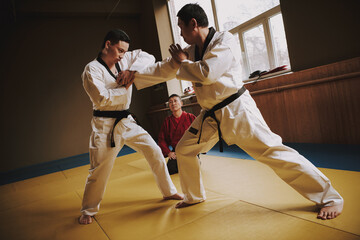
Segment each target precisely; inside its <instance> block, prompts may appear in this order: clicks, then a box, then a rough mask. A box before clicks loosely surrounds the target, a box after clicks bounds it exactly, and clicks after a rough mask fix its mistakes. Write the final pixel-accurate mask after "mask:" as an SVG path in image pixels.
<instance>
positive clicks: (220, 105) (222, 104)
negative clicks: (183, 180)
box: [198, 86, 246, 152]
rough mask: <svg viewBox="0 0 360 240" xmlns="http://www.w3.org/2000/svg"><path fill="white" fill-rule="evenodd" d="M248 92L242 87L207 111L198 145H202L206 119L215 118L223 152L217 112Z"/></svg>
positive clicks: (221, 147)
mask: <svg viewBox="0 0 360 240" xmlns="http://www.w3.org/2000/svg"><path fill="white" fill-rule="evenodd" d="M245 91H246V88H245V87H244V86H242V88H240V89H239V91H238V92H237V93H235V94H233V95H231V96H230V97H228V98H226V99H225V100H224V101H222V102H220V103H218V104H216V105H215V106H214V107H213V108H211V109H210V110H209V111H206V112H205V114H204V117H203V119H202V122H201V127H200V134H199V140H198V144H199V143H200V139H201V132H202V125H203V123H204V121H205V119H206V118H207V117H211V118H213V119H214V120H215V121H216V123H217V127H218V134H219V147H220V152H223V142H222V137H221V130H220V122H219V121H218V120H217V119H216V117H215V111H216V110H219V109H221V108H223V107H225V106H226V105H228V104H230V103H231V102H233V101H234V100H235V99H237V98H238V97H240V96H241V95H242V94H243V93H244V92H245Z"/></svg>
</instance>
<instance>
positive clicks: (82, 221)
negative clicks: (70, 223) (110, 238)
mask: <svg viewBox="0 0 360 240" xmlns="http://www.w3.org/2000/svg"><path fill="white" fill-rule="evenodd" d="M79 223H80V224H82V225H86V224H90V223H92V217H91V216H89V215H84V214H83V215H81V216H80V217H79Z"/></svg>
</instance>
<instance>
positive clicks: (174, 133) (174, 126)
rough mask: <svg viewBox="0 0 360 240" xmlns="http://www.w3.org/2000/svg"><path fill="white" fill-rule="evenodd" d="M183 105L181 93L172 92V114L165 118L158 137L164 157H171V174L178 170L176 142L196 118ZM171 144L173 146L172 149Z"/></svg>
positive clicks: (170, 104) (169, 163)
mask: <svg viewBox="0 0 360 240" xmlns="http://www.w3.org/2000/svg"><path fill="white" fill-rule="evenodd" d="M182 105H183V102H182V101H181V98H180V97H179V95H177V94H172V95H171V96H170V97H169V108H170V111H171V112H172V114H171V116H169V117H167V118H166V119H165V121H164V123H163V125H162V127H161V129H160V133H159V137H158V144H159V146H160V148H161V151H162V153H163V154H164V157H168V158H169V160H168V169H169V173H170V174H174V173H177V172H178V169H177V161H176V154H175V147H176V144H177V143H178V142H179V140H180V139H181V137H182V136H183V135H184V132H185V131H186V130H187V129H188V128H189V126H190V125H191V123H192V122H193V121H194V119H195V118H196V117H195V115H194V114H191V113H187V112H185V111H183V110H182V109H181V107H182ZM169 146H171V148H172V149H171V150H170V148H169Z"/></svg>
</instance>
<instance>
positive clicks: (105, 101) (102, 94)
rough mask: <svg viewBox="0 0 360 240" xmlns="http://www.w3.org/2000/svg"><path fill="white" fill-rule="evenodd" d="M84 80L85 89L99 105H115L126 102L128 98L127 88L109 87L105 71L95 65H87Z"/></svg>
mask: <svg viewBox="0 0 360 240" xmlns="http://www.w3.org/2000/svg"><path fill="white" fill-rule="evenodd" d="M82 80H83V86H84V88H85V91H86V92H87V94H88V95H89V97H90V99H91V101H92V102H93V103H94V105H95V106H97V107H104V106H115V105H118V104H122V103H124V102H125V101H126V99H127V90H126V88H124V87H118V88H114V89H107V88H106V87H105V83H104V76H103V73H102V72H101V71H100V70H99V69H98V68H96V67H94V66H89V65H88V66H86V67H85V70H84V72H83V74H82Z"/></svg>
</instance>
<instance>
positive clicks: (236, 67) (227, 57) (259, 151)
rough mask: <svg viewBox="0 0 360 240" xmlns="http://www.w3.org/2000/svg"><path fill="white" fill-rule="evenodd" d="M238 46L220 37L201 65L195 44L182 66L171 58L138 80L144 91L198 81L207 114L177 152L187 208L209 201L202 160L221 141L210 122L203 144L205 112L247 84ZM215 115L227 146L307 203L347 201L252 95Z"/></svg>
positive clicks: (229, 37)
mask: <svg viewBox="0 0 360 240" xmlns="http://www.w3.org/2000/svg"><path fill="white" fill-rule="evenodd" d="M236 44H237V43H236V41H235V39H234V37H233V35H232V34H230V33H228V32H216V33H215V35H214V36H213V38H212V39H211V41H210V43H209V45H208V47H207V48H206V51H205V53H204V56H203V58H202V60H200V61H195V45H192V46H188V47H187V48H185V51H186V52H188V54H189V59H188V60H185V61H183V62H182V63H181V65H180V67H178V66H177V65H176V64H174V62H173V61H171V59H170V58H168V59H165V60H164V61H162V62H158V63H156V64H154V65H151V66H149V67H147V68H146V69H144V70H143V71H140V72H139V74H136V75H135V76H136V77H135V84H136V87H137V88H138V89H141V88H144V87H148V86H151V85H153V84H155V83H159V82H162V81H166V80H169V79H172V78H174V77H176V78H177V79H179V80H188V81H192V82H193V85H194V90H195V94H196V97H197V100H198V103H199V104H200V106H201V107H202V111H201V112H200V114H199V116H198V117H197V118H196V119H195V121H194V122H193V123H192V125H191V127H192V128H195V129H197V130H199V131H198V132H197V133H196V134H194V133H192V132H194V131H189V130H188V131H186V132H185V134H184V136H183V137H182V139H181V140H180V141H179V143H178V145H177V147H176V150H175V151H176V155H177V159H178V165H179V173H180V181H181V187H182V190H183V192H184V194H185V199H184V201H185V202H186V203H197V202H202V201H204V200H205V199H206V196H205V190H204V186H203V183H202V179H201V171H200V165H199V161H198V159H197V157H196V156H197V154H199V153H201V152H207V151H208V150H210V149H211V148H212V147H213V146H214V145H215V144H216V142H218V134H217V131H218V130H217V124H216V122H215V120H214V119H212V118H211V117H208V118H206V119H205V121H204V123H203V126H202V135H201V141H200V143H199V144H198V143H197V141H198V139H199V134H200V126H201V122H202V120H203V115H204V113H205V111H204V110H210V109H211V108H212V107H213V106H214V105H216V104H217V103H220V102H222V101H223V100H224V99H226V98H227V97H229V96H231V95H232V94H234V93H236V92H237V91H238V90H239V89H240V88H241V87H242V85H243V83H242V81H241V66H240V60H239V58H238V57H237V55H236V54H235V52H236V51H235V49H236V47H237V46H236ZM215 116H216V118H217V120H218V121H219V122H220V129H221V132H222V136H223V139H224V140H225V142H226V143H227V144H229V145H231V144H236V145H238V146H239V147H240V148H242V149H243V150H245V151H246V152H247V153H248V154H249V155H250V156H252V157H253V158H254V159H256V160H258V161H260V162H262V163H264V164H266V165H268V166H269V167H271V168H272V169H273V170H274V171H275V173H276V174H277V175H278V176H279V177H280V178H281V179H283V180H284V181H285V182H286V183H288V184H289V185H290V186H291V187H293V188H294V189H295V190H296V191H298V192H299V193H300V194H302V195H303V196H304V197H305V198H307V199H309V200H311V201H313V202H315V203H316V204H318V205H319V206H332V205H337V204H340V203H342V202H343V199H342V197H341V196H340V194H339V193H338V192H337V191H336V190H335V189H334V188H333V187H332V185H331V183H330V181H329V179H328V178H327V177H326V176H325V175H324V174H322V173H321V172H320V171H319V170H318V169H317V168H316V167H315V166H314V165H313V164H311V163H310V162H309V161H308V160H307V159H305V158H304V157H303V156H301V155H300V154H299V153H298V152H296V151H295V150H294V149H291V148H289V147H287V146H284V145H283V144H282V139H281V137H279V136H278V135H276V134H274V133H273V132H272V131H271V130H270V129H269V127H268V126H267V124H266V123H265V121H264V119H263V117H262V115H261V113H260V111H259V109H258V108H257V106H256V103H255V101H254V100H253V99H252V97H251V96H250V94H249V92H248V91H247V90H246V91H245V93H243V94H242V95H241V96H240V97H239V98H237V99H236V100H235V101H233V102H231V103H230V104H228V105H227V106H225V107H223V108H222V109H219V110H217V111H215Z"/></svg>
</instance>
